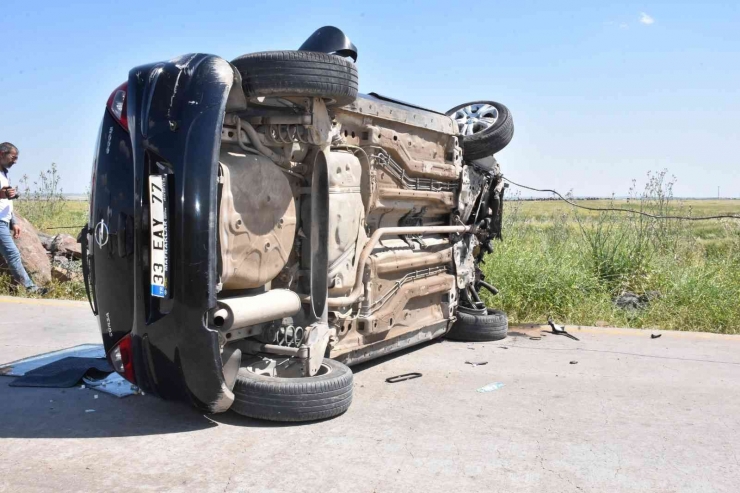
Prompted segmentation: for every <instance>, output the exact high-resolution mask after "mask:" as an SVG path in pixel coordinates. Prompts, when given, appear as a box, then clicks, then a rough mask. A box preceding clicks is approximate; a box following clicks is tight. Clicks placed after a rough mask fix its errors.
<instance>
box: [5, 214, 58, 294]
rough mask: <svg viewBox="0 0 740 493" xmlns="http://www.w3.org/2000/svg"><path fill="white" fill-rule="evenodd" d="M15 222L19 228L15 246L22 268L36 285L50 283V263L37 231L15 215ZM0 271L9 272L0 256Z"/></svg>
mask: <svg viewBox="0 0 740 493" xmlns="http://www.w3.org/2000/svg"><path fill="white" fill-rule="evenodd" d="M15 222H16V223H17V224H18V226H20V227H21V237H20V238H18V239H16V240H15V244H16V245H17V246H18V250H19V251H20V252H21V261H22V262H23V267H25V268H26V272H28V275H30V276H31V277H32V278H33V281H34V282H35V283H36V284H38V285H44V284H47V283H48V282H49V281H51V262H50V261H49V257H48V256H47V255H46V249H45V248H44V245H43V244H41V240H40V239H39V236H38V231H36V228H34V227H33V225H32V224H31V223H29V222H28V221H26V220H25V219H24V218H23V217H21V216H20V215H18V214H15ZM0 269H2V270H3V271H5V272H10V270H9V269H8V264H7V262H5V258H4V257H3V256H2V255H0Z"/></svg>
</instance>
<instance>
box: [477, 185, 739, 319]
mask: <svg viewBox="0 0 740 493" xmlns="http://www.w3.org/2000/svg"><path fill="white" fill-rule="evenodd" d="M662 188H663V187H661V189H662ZM661 189H653V190H649V191H648V193H646V194H643V195H642V196H641V197H638V198H633V199H631V200H629V201H628V200H614V201H609V200H602V201H593V200H589V201H578V203H580V204H583V205H585V206H588V207H596V208H605V207H628V208H636V209H640V208H642V210H644V211H646V212H651V213H655V214H661V215H668V214H671V215H685V216H694V217H695V216H704V215H716V214H728V213H736V214H738V215H740V201H737V200H685V201H679V200H676V199H673V198H672V197H670V195H669V194H663V195H662V196H661ZM505 207H506V208H505V211H504V214H505V221H504V228H505V229H504V232H503V234H504V241H502V242H496V244H495V247H496V249H495V251H494V253H493V254H491V255H489V256H488V257H487V259H486V262H485V264H484V266H483V269H484V272H485V273H486V280H488V281H490V282H492V283H493V284H494V285H496V286H497V287H498V288H499V289H500V291H501V292H500V294H499V295H498V296H495V297H490V296H489V297H487V301H488V302H489V303H490V304H491V305H492V306H494V307H498V308H501V309H503V310H505V311H506V312H507V313H508V315H509V319H510V321H511V322H514V323H516V322H545V321H546V320H547V318H548V316H552V317H553V318H554V319H555V320H557V321H559V322H561V323H566V324H580V325H597V324H598V325H611V326H622V327H639V328H642V327H649V328H662V329H676V330H701V331H708V332H721V333H738V332H740V220H733V219H722V220H711V221H686V220H671V221H665V220H662V221H661V220H655V219H649V218H645V217H641V216H636V215H632V214H620V213H615V212H594V211H585V210H580V209H574V208H573V207H572V206H570V205H568V204H566V203H564V202H559V201H557V202H556V201H516V200H510V201H507V202H506V206H505ZM625 291H631V292H634V293H635V294H638V295H644V294H647V295H648V296H650V297H656V298H655V299H653V300H652V301H651V302H649V303H647V304H646V306H645V307H644V308H643V309H639V310H631V311H625V310H623V309H620V308H617V307H616V305H615V303H614V299H615V297H616V296H618V295H620V294H622V293H624V292H625Z"/></svg>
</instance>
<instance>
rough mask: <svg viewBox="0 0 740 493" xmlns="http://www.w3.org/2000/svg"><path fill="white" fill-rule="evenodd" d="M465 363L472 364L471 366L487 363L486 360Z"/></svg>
mask: <svg viewBox="0 0 740 493" xmlns="http://www.w3.org/2000/svg"><path fill="white" fill-rule="evenodd" d="M465 364H466V365H473V367H476V366H483V365H487V364H488V361H466V362H465Z"/></svg>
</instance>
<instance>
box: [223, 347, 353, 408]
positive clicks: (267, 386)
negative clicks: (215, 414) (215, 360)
mask: <svg viewBox="0 0 740 493" xmlns="http://www.w3.org/2000/svg"><path fill="white" fill-rule="evenodd" d="M260 360H261V361H260ZM268 361H269V363H267V364H263V363H264V362H268ZM294 363H296V360H295V359H292V360H291V359H290V358H283V359H278V360H273V359H269V358H252V360H251V362H249V361H248V362H247V364H245V363H244V362H243V363H242V368H240V369H239V373H238V374H237V377H236V384H235V385H234V396H235V399H234V404H233V405H232V406H231V409H233V410H234V411H235V412H237V413H239V414H242V415H244V416H249V417H251V418H258V419H266V420H270V421H314V420H317V419H326V418H333V417H334V416H338V415H340V414H342V413H343V412H345V411H346V410H347V409H348V408H349V406H350V404H352V385H353V380H352V370H350V369H349V367H347V366H346V365H344V364H342V363H340V362H338V361H334V360H332V359H328V358H325V359H324V361H323V363H322V364H321V368H320V369H319V372H318V373H317V374H316V375H315V376H313V377H303V376H300V373H299V372H298V369H297V368H294V369H293V370H292V373H291V369H289V368H287V367H289V366H290V365H291V364H294ZM270 364H272V366H271V367H269V368H268V366H269V365H270ZM281 374H282V375H291V374H292V375H293V376H291V377H285V376H273V375H281Z"/></svg>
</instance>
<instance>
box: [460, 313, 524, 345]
mask: <svg viewBox="0 0 740 493" xmlns="http://www.w3.org/2000/svg"><path fill="white" fill-rule="evenodd" d="M508 331H509V321H508V319H507V318H506V314H505V313H504V312H502V311H501V310H494V309H493V308H486V309H485V310H483V311H481V310H472V309H469V308H464V307H458V309H457V320H455V323H454V324H452V328H451V329H450V332H448V333H447V336H446V337H447V338H448V339H453V340H456V341H465V342H484V341H500V340H501V339H505V338H506V334H507V332H508Z"/></svg>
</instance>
